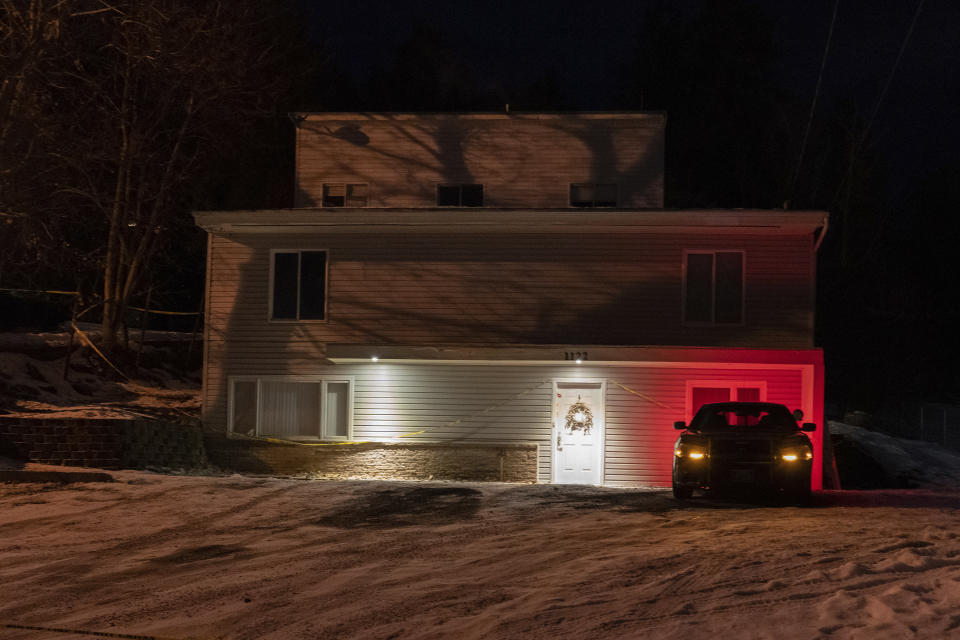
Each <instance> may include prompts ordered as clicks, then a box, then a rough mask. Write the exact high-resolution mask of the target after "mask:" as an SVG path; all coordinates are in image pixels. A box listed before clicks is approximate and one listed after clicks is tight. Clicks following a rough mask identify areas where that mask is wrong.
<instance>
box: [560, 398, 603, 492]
mask: <svg viewBox="0 0 960 640" xmlns="http://www.w3.org/2000/svg"><path fill="white" fill-rule="evenodd" d="M603 392H604V385H603V383H602V382H556V383H555V384H554V394H553V481H554V482H556V483H559V484H603V429H604V410H603Z"/></svg>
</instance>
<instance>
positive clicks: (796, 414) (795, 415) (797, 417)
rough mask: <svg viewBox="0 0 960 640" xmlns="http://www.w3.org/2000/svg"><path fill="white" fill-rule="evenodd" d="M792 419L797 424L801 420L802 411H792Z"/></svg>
mask: <svg viewBox="0 0 960 640" xmlns="http://www.w3.org/2000/svg"><path fill="white" fill-rule="evenodd" d="M793 419H794V420H796V421H797V422H800V421H801V420H803V409H794V410H793Z"/></svg>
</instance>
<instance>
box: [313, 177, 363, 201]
mask: <svg viewBox="0 0 960 640" xmlns="http://www.w3.org/2000/svg"><path fill="white" fill-rule="evenodd" d="M321 204H322V205H323V206H324V207H365V206H367V185H366V183H362V182H357V183H347V182H328V183H324V185H323V201H322V203H321Z"/></svg>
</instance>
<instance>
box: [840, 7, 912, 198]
mask: <svg viewBox="0 0 960 640" xmlns="http://www.w3.org/2000/svg"><path fill="white" fill-rule="evenodd" d="M925 2H926V0H920V1H919V2H918V3H917V8H916V10H915V11H914V12H913V20H911V21H910V27H909V28H908V29H907V34H906V35H905V36H904V37H903V43H902V44H901V45H900V51H899V52H897V58H896V60H894V61H893V67H892V68H891V69H890V74H889V75H888V76H887V81H886V82H885V83H884V85H883V91H881V92H880V95H879V97H877V102H876V104H874V105H873V113H871V114H870V119H869V120H867V126H866V127H865V128H864V130H863V134H862V135H861V136H860V138H859V140H857V143H856V145H855V146H854V148H853V153H851V154H850V164H849V165H848V166H847V174H846V176H845V177H844V179H843V180H842V181H841V182H840V184H839V185H838V186H837V192H836V194H834V197H833V199H834V201H836V199H837V198H838V197H839V195H840V191H842V190H843V188H844V187H845V186H846V185H847V183H848V182H849V180H850V176H851V175H852V174H853V167H854V165H855V164H856V161H857V156H858V155H859V153H860V148H861V147H862V146H863V143H864V142H866V140H867V136H868V135H869V134H870V129H871V128H872V127H873V123H874V121H875V120H876V119H877V113H879V111H880V105H881V104H882V103H883V100H884V98H886V96H887V92H888V91H889V89H890V85H891V84H892V82H893V77H894V76H895V75H896V73H897V68H898V67H899V66H900V60H901V59H902V58H903V52H904V51H906V50H907V43H909V42H910V36H912V35H913V28H914V27H915V26H916V25H917V19H918V18H919V17H920V12H921V11H922V10H923V5H924V3H925Z"/></svg>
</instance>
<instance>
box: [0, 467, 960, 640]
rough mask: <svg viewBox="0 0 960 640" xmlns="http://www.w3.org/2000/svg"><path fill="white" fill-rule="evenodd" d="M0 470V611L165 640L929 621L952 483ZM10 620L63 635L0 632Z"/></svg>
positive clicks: (944, 562)
mask: <svg viewBox="0 0 960 640" xmlns="http://www.w3.org/2000/svg"><path fill="white" fill-rule="evenodd" d="M113 475H114V476H115V478H116V480H117V481H116V482H114V483H110V484H94V483H90V484H72V485H32V484H19V485H16V484H7V485H0V514H2V515H0V558H2V562H0V584H2V585H3V586H2V588H0V628H2V625H4V624H19V625H30V626H37V627H48V628H61V629H62V628H66V629H76V630H85V631H102V632H109V633H114V634H119V633H125V634H144V635H155V636H162V637H167V638H215V637H222V638H284V639H286V638H292V639H295V638H578V639H579V638H599V637H603V638H684V639H689V638H706V637H725V638H817V637H830V638H864V637H879V638H906V637H922V638H943V637H948V636H950V635H952V634H956V633H960V631H958V629H960V531H958V525H960V492H958V491H931V490H895V491H872V492H839V493H827V494H824V496H822V497H821V498H819V499H818V500H817V502H815V504H814V505H812V506H810V507H807V508H799V507H784V506H771V505H764V504H753V505H750V504H738V503H725V502H720V501H716V500H712V499H694V500H692V501H688V502H682V503H681V502H677V501H675V500H673V498H672V497H671V496H670V495H669V493H668V492H666V491H663V490H624V489H602V488H579V487H560V486H550V485H540V486H520V485H505V484H439V483H430V484H424V483H400V482H396V483H390V482H333V481H302V480H300V481H298V480H290V479H274V478H255V477H241V476H229V477H182V476H180V477H178V476H165V475H158V474H151V473H146V472H136V471H122V472H113ZM0 636H2V637H4V638H10V639H14V640H16V639H20V640H25V639H37V638H50V637H71V636H69V635H61V634H52V633H50V632H44V631H26V630H15V629H11V628H6V629H4V632H3V633H0Z"/></svg>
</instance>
